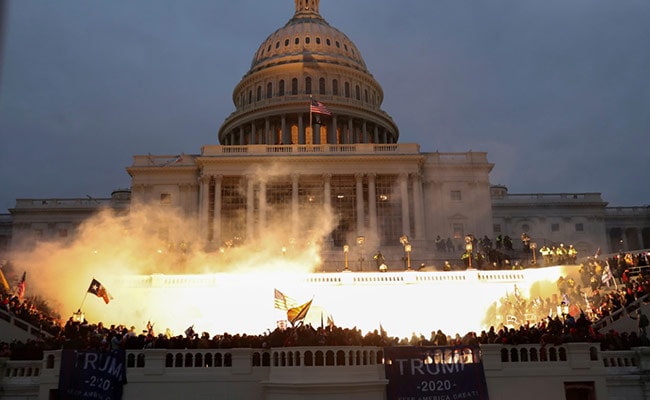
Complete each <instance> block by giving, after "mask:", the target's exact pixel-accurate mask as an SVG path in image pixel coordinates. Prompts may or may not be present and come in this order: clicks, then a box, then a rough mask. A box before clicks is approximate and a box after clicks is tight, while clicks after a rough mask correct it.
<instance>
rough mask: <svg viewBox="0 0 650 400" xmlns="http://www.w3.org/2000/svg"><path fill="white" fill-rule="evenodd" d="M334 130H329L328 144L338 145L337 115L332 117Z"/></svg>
mask: <svg viewBox="0 0 650 400" xmlns="http://www.w3.org/2000/svg"><path fill="white" fill-rule="evenodd" d="M331 125H332V129H328V130H327V143H330V144H336V115H333V116H332V124H331Z"/></svg>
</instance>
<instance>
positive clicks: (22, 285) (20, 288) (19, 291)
mask: <svg viewBox="0 0 650 400" xmlns="http://www.w3.org/2000/svg"><path fill="white" fill-rule="evenodd" d="M26 277H27V272H26V271H25V272H23V277H22V278H21V279H20V282H18V285H16V296H18V298H19V299H20V300H22V299H23V297H25V289H26V288H27V282H25V278H26Z"/></svg>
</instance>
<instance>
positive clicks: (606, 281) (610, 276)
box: [601, 262, 614, 287]
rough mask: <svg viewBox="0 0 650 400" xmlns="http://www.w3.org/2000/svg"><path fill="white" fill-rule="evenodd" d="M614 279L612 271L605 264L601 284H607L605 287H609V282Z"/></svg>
mask: <svg viewBox="0 0 650 400" xmlns="http://www.w3.org/2000/svg"><path fill="white" fill-rule="evenodd" d="M613 279H614V274H612V270H611V269H610V268H609V263H608V262H606V263H605V268H603V276H602V278H601V280H602V282H603V284H607V287H609V286H610V283H609V282H610V281H611V280H613Z"/></svg>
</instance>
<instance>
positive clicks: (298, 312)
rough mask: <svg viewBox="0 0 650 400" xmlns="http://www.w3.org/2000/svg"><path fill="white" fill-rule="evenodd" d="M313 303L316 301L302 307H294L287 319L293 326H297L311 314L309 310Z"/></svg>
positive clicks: (288, 311) (288, 313)
mask: <svg viewBox="0 0 650 400" xmlns="http://www.w3.org/2000/svg"><path fill="white" fill-rule="evenodd" d="M312 301H314V299H311V300H309V301H308V302H306V303H305V304H303V305H301V306H298V307H293V308H290V309H289V310H287V319H288V320H289V322H291V325H296V323H298V322H300V321H302V320H304V319H305V317H306V316H307V313H308V312H309V308H310V307H311V302H312Z"/></svg>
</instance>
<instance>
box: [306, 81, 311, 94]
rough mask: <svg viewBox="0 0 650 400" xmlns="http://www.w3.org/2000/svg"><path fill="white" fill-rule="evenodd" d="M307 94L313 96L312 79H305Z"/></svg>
mask: <svg viewBox="0 0 650 400" xmlns="http://www.w3.org/2000/svg"><path fill="white" fill-rule="evenodd" d="M305 93H307V94H311V78H310V77H306V78H305Z"/></svg>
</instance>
